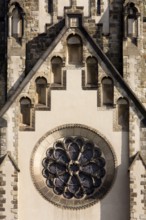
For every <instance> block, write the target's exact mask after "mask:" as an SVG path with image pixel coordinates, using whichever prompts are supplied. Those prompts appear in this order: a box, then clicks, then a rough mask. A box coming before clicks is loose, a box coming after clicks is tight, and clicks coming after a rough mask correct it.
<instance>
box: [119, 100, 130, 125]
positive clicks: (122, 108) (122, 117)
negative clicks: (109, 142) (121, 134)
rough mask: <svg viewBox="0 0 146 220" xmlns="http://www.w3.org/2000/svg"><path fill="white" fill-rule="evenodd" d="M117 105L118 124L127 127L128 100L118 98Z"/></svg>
mask: <svg viewBox="0 0 146 220" xmlns="http://www.w3.org/2000/svg"><path fill="white" fill-rule="evenodd" d="M117 105H118V125H120V126H122V127H126V128H127V127H128V124H129V102H128V101H127V99H125V98H119V99H118V101H117Z"/></svg>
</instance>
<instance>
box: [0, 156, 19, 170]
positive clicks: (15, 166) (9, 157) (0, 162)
mask: <svg viewBox="0 0 146 220" xmlns="http://www.w3.org/2000/svg"><path fill="white" fill-rule="evenodd" d="M7 158H8V160H9V161H10V162H11V164H12V166H13V167H14V169H15V170H16V171H17V172H20V169H19V167H18V166H17V163H16V161H15V160H14V158H13V157H12V156H11V153H10V152H7V153H6V154H5V155H4V156H2V157H0V167H1V166H2V165H3V163H4V162H5V160H6V159H7Z"/></svg>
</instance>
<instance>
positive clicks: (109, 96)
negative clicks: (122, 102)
mask: <svg viewBox="0 0 146 220" xmlns="http://www.w3.org/2000/svg"><path fill="white" fill-rule="evenodd" d="M102 94H103V105H107V106H111V105H113V98H114V88H113V81H112V79H111V78H109V77H106V78H104V79H103V80H102Z"/></svg>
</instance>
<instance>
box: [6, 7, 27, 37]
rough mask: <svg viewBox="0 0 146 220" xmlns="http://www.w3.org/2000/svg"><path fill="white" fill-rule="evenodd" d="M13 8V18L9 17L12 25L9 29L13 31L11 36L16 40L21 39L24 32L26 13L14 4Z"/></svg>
mask: <svg viewBox="0 0 146 220" xmlns="http://www.w3.org/2000/svg"><path fill="white" fill-rule="evenodd" d="M11 7H12V8H11V10H12V12H11V17H9V19H11V25H10V27H9V29H11V36H12V37H14V38H21V37H22V36H23V32H24V30H23V29H24V19H23V14H24V13H23V11H22V9H21V8H20V6H19V5H18V4H14V5H12V6H11ZM9 23H10V22H9ZM9 32H10V31H9Z"/></svg>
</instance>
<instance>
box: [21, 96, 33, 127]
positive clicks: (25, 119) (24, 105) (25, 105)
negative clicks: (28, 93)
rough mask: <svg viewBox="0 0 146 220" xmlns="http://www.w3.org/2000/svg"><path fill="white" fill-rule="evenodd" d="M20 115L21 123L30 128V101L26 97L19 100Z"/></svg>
mask: <svg viewBox="0 0 146 220" xmlns="http://www.w3.org/2000/svg"><path fill="white" fill-rule="evenodd" d="M20 113H21V123H22V124H24V125H26V126H30V125H31V100H30V99H29V98H27V97H24V98H21V100H20Z"/></svg>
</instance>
